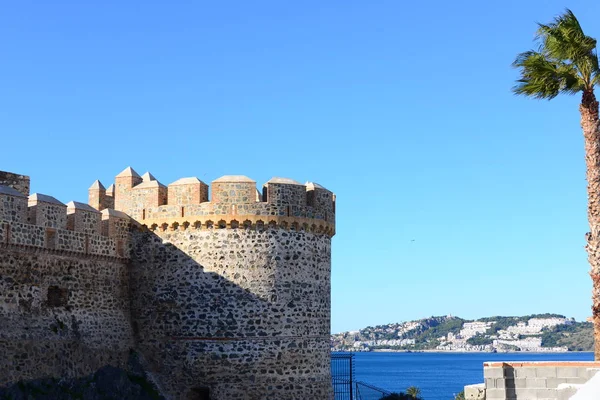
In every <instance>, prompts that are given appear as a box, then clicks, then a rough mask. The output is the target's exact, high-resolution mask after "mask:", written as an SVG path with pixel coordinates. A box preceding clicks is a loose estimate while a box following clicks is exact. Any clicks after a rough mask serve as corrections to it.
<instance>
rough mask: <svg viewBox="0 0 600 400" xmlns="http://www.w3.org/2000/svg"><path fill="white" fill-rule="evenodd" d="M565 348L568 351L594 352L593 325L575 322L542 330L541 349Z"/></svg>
mask: <svg viewBox="0 0 600 400" xmlns="http://www.w3.org/2000/svg"><path fill="white" fill-rule="evenodd" d="M560 346H566V347H567V348H568V349H569V351H593V350H594V325H593V324H592V323H591V322H575V323H573V324H572V325H557V326H554V327H552V328H551V329H544V331H543V333H542V347H560Z"/></svg>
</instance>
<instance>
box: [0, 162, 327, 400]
mask: <svg viewBox="0 0 600 400" xmlns="http://www.w3.org/2000/svg"><path fill="white" fill-rule="evenodd" d="M334 234H335V196H334V194H333V193H332V192H330V191H329V190H327V189H325V188H323V187H321V186H320V185H318V184H316V183H307V184H305V185H303V184H300V183H298V182H296V181H293V180H290V179H283V178H273V179H271V180H270V181H269V182H267V183H266V184H265V185H264V186H263V190H262V192H259V191H258V190H257V188H256V182H255V181H253V180H251V179H249V178H247V177H245V176H223V177H221V178H219V179H217V180H215V181H213V182H212V184H211V190H210V200H209V188H208V185H206V184H205V183H204V182H202V181H200V180H199V179H197V178H183V179H180V180H178V181H176V182H173V183H171V184H170V185H168V186H165V185H163V184H161V183H160V182H159V181H158V180H156V179H155V178H154V177H153V176H152V175H151V174H150V173H146V174H144V175H143V176H139V175H138V174H137V173H136V172H135V171H134V170H133V169H131V168H126V169H125V170H124V171H123V172H121V173H120V174H119V175H117V176H116V178H115V183H114V185H110V186H109V187H108V188H105V187H104V186H103V185H102V184H101V183H100V182H99V181H96V182H95V183H94V184H93V185H92V186H91V187H90V189H89V201H88V204H83V203H78V202H70V203H68V204H63V203H61V202H60V201H58V200H57V199H55V198H54V197H51V196H48V195H43V194H30V183H29V177H27V176H22V175H17V174H14V173H9V172H0V353H1V354H2V355H3V357H0V387H2V386H5V385H9V384H11V383H14V382H17V381H19V380H29V379H37V378H40V377H78V376H82V375H86V374H89V373H91V372H93V371H96V370H97V369H99V368H101V367H102V366H105V365H113V366H117V367H125V365H126V363H127V359H128V357H129V354H130V352H132V351H134V352H136V354H138V355H139V358H140V359H141V360H142V364H143V366H144V369H145V370H146V371H147V373H148V376H149V377H151V379H152V380H153V381H154V383H155V384H156V385H157V387H158V388H159V390H160V391H161V393H162V394H163V395H164V396H165V397H167V398H169V399H211V400H236V399H245V400H264V399H273V400H286V399H302V400H306V399H310V400H329V399H330V398H331V396H332V389H331V376H330V356H329V351H330V336H329V334H330V271H331V238H332V237H333V235H334Z"/></svg>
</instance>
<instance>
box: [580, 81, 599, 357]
mask: <svg viewBox="0 0 600 400" xmlns="http://www.w3.org/2000/svg"><path fill="white" fill-rule="evenodd" d="M579 112H580V113H581V128H582V129H583V138H584V142H585V164H586V178H587V182H588V187H587V189H588V222H589V224H590V232H588V233H587V234H586V239H587V245H586V250H587V253H588V261H589V263H590V267H591V269H590V276H591V277H592V285H593V286H592V318H593V322H594V356H595V359H596V360H597V361H600V125H599V123H598V101H597V100H596V96H594V92H593V91H592V90H586V91H584V92H583V96H582V99H581V105H580V106H579Z"/></svg>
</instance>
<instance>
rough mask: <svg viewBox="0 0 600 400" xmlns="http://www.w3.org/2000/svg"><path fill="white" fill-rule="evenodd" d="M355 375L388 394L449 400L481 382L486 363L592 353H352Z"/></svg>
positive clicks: (587, 357) (565, 358)
mask: <svg viewBox="0 0 600 400" xmlns="http://www.w3.org/2000/svg"><path fill="white" fill-rule="evenodd" d="M354 354H355V357H354V366H355V376H356V380H357V381H363V382H365V383H367V384H369V385H373V386H376V387H379V388H382V389H385V390H387V391H390V392H400V391H403V392H404V391H406V388H408V387H409V386H416V387H418V388H419V389H420V390H421V397H422V398H423V399H424V400H453V399H454V395H455V394H457V393H459V392H461V391H462V390H463V388H464V386H465V385H471V384H475V383H483V363H484V362H486V361H593V360H594V353H587V352H581V353H575V352H572V353H571V352H569V353H400V352H395V353H392V352H390V353H386V352H363V353H354Z"/></svg>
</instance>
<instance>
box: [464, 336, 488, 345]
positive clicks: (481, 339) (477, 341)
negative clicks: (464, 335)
mask: <svg viewBox="0 0 600 400" xmlns="http://www.w3.org/2000/svg"><path fill="white" fill-rule="evenodd" d="M493 342H494V340H493V339H490V338H489V337H485V336H484V335H481V334H477V335H475V336H473V337H470V338H468V339H467V343H468V344H470V345H473V346H485V345H488V344H492V343H493Z"/></svg>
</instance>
